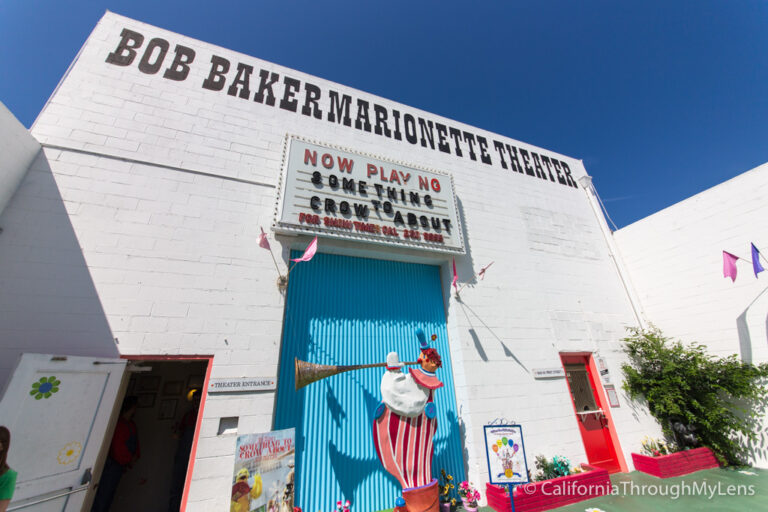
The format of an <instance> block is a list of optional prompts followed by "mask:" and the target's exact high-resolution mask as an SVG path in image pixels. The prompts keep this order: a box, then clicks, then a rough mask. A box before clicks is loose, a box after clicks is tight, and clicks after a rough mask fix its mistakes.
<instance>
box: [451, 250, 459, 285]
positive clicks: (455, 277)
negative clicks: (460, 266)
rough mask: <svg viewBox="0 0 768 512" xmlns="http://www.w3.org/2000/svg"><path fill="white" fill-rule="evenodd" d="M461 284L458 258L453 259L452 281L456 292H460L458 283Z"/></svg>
mask: <svg viewBox="0 0 768 512" xmlns="http://www.w3.org/2000/svg"><path fill="white" fill-rule="evenodd" d="M458 282H459V275H458V274H457V273H456V258H453V281H451V284H452V285H453V287H454V288H455V289H456V292H458V291H459V287H458V285H457V284H456V283H458Z"/></svg>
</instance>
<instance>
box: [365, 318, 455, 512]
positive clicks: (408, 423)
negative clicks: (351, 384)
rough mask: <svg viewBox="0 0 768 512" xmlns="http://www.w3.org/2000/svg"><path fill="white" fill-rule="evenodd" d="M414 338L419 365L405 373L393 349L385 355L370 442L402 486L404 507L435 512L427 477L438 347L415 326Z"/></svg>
mask: <svg viewBox="0 0 768 512" xmlns="http://www.w3.org/2000/svg"><path fill="white" fill-rule="evenodd" d="M416 336H417V337H418V339H419V346H420V349H421V354H420V355H419V359H418V360H417V363H419V364H420V366H421V367H420V368H415V369H411V370H409V371H408V373H404V372H403V370H402V368H403V363H401V362H400V358H399V357H398V355H397V353H396V352H390V353H389V355H387V366H386V371H385V372H384V375H383V376H382V378H381V397H382V403H381V404H379V406H378V407H377V409H376V413H375V414H374V417H375V420H374V422H373V441H374V444H375V446H376V454H377V455H378V457H379V461H381V464H382V465H383V466H384V468H385V469H386V470H387V471H388V472H389V473H390V474H391V475H392V476H394V477H395V478H396V479H397V481H398V482H399V483H400V485H401V486H402V488H403V498H404V499H405V507H406V510H408V512H437V510H438V506H439V504H438V501H439V488H438V485H437V480H435V479H434V478H432V456H433V455H434V451H435V447H434V444H433V438H434V436H435V431H436V430H437V418H436V417H435V416H436V414H437V409H436V407H435V404H434V402H433V401H432V399H433V391H434V390H435V389H438V388H440V387H442V385H443V383H442V382H440V380H439V379H438V378H437V376H436V374H435V372H436V370H437V369H438V368H440V367H441V366H442V361H441V360H440V354H438V353H437V350H435V349H434V348H430V347H429V344H428V343H427V340H426V336H425V335H424V331H422V330H420V329H419V330H418V331H417V333H416ZM434 339H435V336H433V338H432V340H433V341H434Z"/></svg>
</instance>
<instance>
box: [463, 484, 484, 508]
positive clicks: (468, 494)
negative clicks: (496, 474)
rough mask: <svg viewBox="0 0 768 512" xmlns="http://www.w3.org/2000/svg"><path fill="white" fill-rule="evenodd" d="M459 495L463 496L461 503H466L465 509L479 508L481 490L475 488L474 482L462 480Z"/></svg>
mask: <svg viewBox="0 0 768 512" xmlns="http://www.w3.org/2000/svg"><path fill="white" fill-rule="evenodd" d="M459 496H461V503H462V505H464V510H467V511H469V512H474V511H476V510H477V502H478V501H479V500H480V492H479V491H478V490H477V489H475V487H474V485H472V483H470V482H467V481H466V480H465V481H464V482H461V483H460V484H459Z"/></svg>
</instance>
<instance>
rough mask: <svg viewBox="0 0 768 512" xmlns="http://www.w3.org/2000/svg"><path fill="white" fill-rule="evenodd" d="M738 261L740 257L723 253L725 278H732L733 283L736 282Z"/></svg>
mask: <svg viewBox="0 0 768 512" xmlns="http://www.w3.org/2000/svg"><path fill="white" fill-rule="evenodd" d="M738 259H739V257H738V256H734V255H733V254H731V253H729V252H725V251H723V277H730V278H731V281H736V260H738Z"/></svg>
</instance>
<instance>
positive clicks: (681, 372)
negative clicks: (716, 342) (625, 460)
mask: <svg viewBox="0 0 768 512" xmlns="http://www.w3.org/2000/svg"><path fill="white" fill-rule="evenodd" d="M624 342H625V347H624V350H625V352H626V354H627V355H628V356H629V363H628V364H624V365H622V370H623V372H624V378H625V381H624V386H623V387H624V390H625V391H627V393H629V395H630V396H631V397H632V398H645V400H646V401H647V402H648V409H649V410H650V412H651V414H653V416H654V417H655V418H656V419H657V420H659V422H660V423H661V426H662V428H663V430H664V434H665V435H666V436H667V437H668V438H670V439H673V438H674V433H673V432H672V429H671V426H670V420H671V419H673V418H679V419H681V420H682V421H683V422H684V423H686V424H688V425H691V426H692V427H694V428H695V434H696V436H698V438H699V440H700V441H701V444H702V445H703V446H707V447H709V448H710V449H711V450H712V451H713V452H714V454H715V455H716V456H717V458H718V459H719V460H720V461H721V462H722V463H724V464H743V463H744V462H745V459H746V455H747V447H746V446H744V444H741V443H739V440H738V439H737V433H740V434H742V435H743V436H744V437H746V438H747V439H749V440H752V441H754V440H756V438H757V436H756V433H755V424H756V420H757V417H758V415H757V412H756V406H757V405H758V404H759V403H760V402H761V401H764V400H765V398H766V396H767V395H768V392H767V390H766V387H765V385H764V381H763V379H765V378H766V377H768V364H765V363H763V364H761V365H758V366H755V365H752V364H749V363H744V362H742V361H739V360H738V359H737V357H736V356H735V355H732V356H729V357H723V358H718V357H714V356H712V355H709V354H707V353H706V351H705V348H704V347H703V346H702V345H698V344H692V345H683V344H682V343H681V342H679V341H670V340H669V339H667V338H665V337H664V336H663V335H662V333H661V331H660V330H658V329H656V328H651V329H647V330H641V329H630V335H629V336H627V337H626V338H624Z"/></svg>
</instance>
